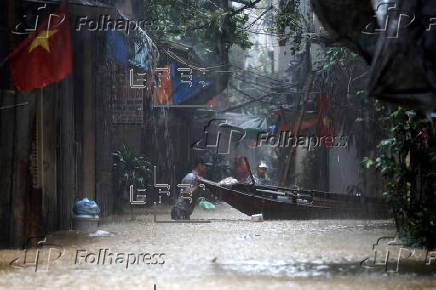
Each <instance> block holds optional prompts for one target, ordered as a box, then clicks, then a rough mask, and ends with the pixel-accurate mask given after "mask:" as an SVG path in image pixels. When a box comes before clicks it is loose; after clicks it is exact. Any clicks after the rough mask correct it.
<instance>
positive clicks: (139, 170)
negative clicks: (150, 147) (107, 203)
mask: <svg viewBox="0 0 436 290" xmlns="http://www.w3.org/2000/svg"><path fill="white" fill-rule="evenodd" d="M112 156H113V160H114V163H113V170H114V173H115V178H116V179H117V183H116V185H117V191H118V192H119V194H120V195H121V197H124V198H125V197H126V195H127V194H128V192H129V187H130V186H131V185H133V186H134V187H135V188H146V187H147V185H149V184H150V183H151V182H152V174H153V173H152V164H151V162H150V161H148V160H147V159H146V157H145V156H144V155H142V154H139V153H138V152H137V151H136V150H135V149H134V148H132V147H129V146H127V145H123V146H122V147H121V149H120V150H118V151H115V152H114V153H112Z"/></svg>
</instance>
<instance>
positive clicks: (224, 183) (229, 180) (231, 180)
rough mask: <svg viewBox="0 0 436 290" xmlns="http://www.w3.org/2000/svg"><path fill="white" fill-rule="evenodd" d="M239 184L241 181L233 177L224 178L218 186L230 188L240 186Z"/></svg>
mask: <svg viewBox="0 0 436 290" xmlns="http://www.w3.org/2000/svg"><path fill="white" fill-rule="evenodd" d="M238 183H239V181H238V180H237V179H234V178H233V177H227V178H224V179H223V180H221V181H220V182H218V185H221V186H230V185H233V184H238Z"/></svg>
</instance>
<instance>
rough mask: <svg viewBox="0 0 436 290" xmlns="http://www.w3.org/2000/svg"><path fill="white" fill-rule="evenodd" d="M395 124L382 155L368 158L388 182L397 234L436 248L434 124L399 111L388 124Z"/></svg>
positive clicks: (380, 148)
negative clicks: (432, 128)
mask: <svg viewBox="0 0 436 290" xmlns="http://www.w3.org/2000/svg"><path fill="white" fill-rule="evenodd" d="M384 121H385V122H386V123H387V124H392V127H391V128H390V129H389V130H388V132H389V138H387V139H384V140H382V141H381V142H380V143H379V145H378V146H377V147H378V151H379V155H378V156H377V157H376V158H375V159H374V158H368V157H366V158H365V159H364V160H363V164H364V166H365V167H366V168H370V167H375V168H376V169H377V170H378V171H379V172H380V173H381V174H382V176H383V177H384V178H385V180H386V183H385V192H384V194H383V195H384V196H385V198H386V199H387V201H388V202H389V203H390V205H391V208H392V213H393V215H394V218H395V222H396V225H397V230H398V232H399V235H400V237H401V238H403V239H404V240H405V241H406V242H407V243H408V244H409V245H415V246H425V247H428V248H433V247H434V246H436V195H435V190H436V186H435V182H434V180H435V178H436V147H435V145H436V138H435V136H434V134H432V133H431V132H430V128H431V126H430V124H429V123H426V121H425V120H422V119H420V118H419V117H418V116H417V114H416V113H415V112H413V111H406V110H405V109H403V108H398V109H397V110H395V111H394V112H392V113H391V114H390V115H389V117H388V118H385V120H384Z"/></svg>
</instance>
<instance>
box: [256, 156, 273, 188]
mask: <svg viewBox="0 0 436 290" xmlns="http://www.w3.org/2000/svg"><path fill="white" fill-rule="evenodd" d="M267 171H268V165H266V163H265V162H264V161H261V162H260V163H259V165H258V166H257V168H256V173H255V174H254V175H253V177H254V182H255V184H256V185H269V184H271V180H270V179H269V178H268V175H267V174H266V172H267Z"/></svg>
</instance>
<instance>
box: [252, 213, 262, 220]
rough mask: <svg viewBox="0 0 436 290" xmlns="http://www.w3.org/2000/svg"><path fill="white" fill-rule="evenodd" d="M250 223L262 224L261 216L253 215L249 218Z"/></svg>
mask: <svg viewBox="0 0 436 290" xmlns="http://www.w3.org/2000/svg"><path fill="white" fill-rule="evenodd" d="M251 221H252V222H263V215H262V214H261V213H260V214H254V215H252V216H251Z"/></svg>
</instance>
